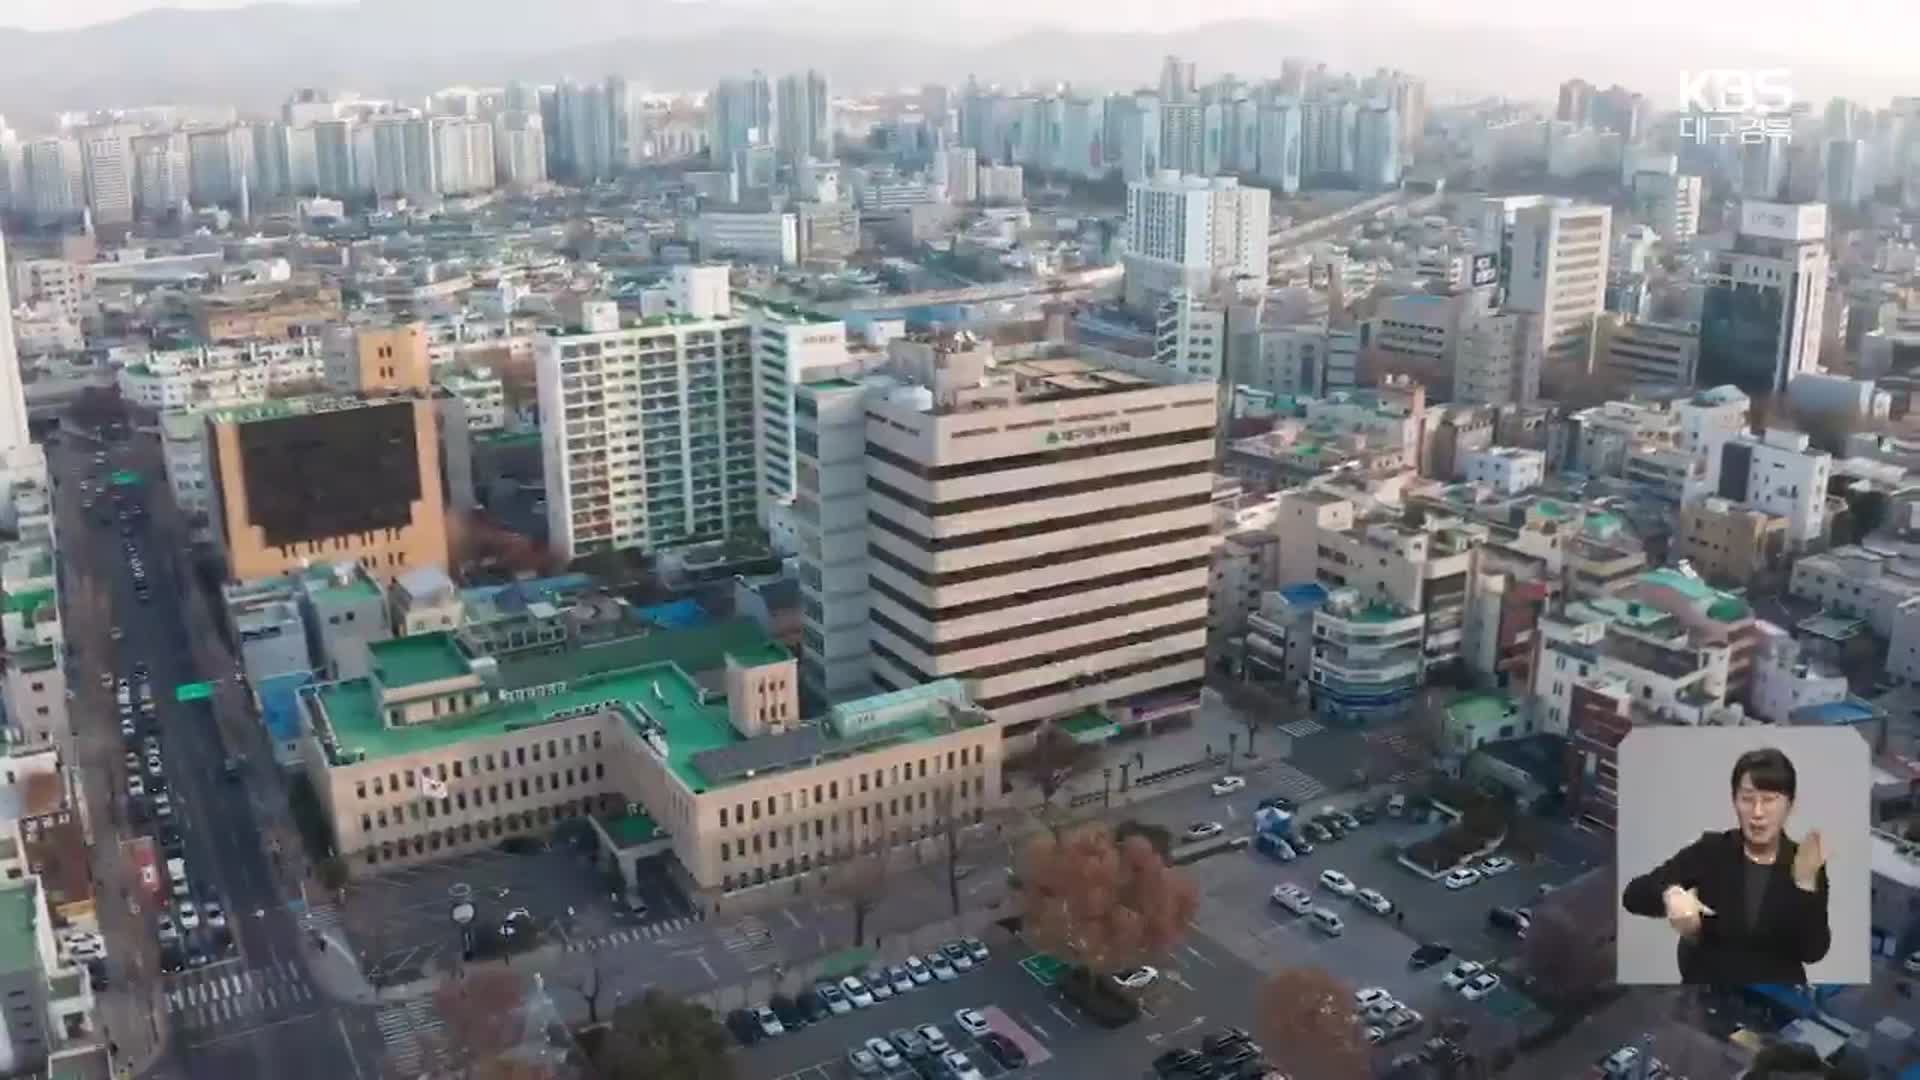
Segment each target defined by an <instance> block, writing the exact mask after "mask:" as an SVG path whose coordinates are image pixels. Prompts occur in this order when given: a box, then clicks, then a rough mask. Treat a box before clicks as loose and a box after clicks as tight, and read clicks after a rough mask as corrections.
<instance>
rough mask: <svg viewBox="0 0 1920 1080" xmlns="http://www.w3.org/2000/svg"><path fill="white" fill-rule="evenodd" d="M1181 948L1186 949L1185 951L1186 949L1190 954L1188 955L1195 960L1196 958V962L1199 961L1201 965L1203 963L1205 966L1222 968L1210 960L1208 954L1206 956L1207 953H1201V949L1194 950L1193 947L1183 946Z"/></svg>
mask: <svg viewBox="0 0 1920 1080" xmlns="http://www.w3.org/2000/svg"><path fill="white" fill-rule="evenodd" d="M1181 948H1184V949H1186V950H1187V953H1188V955H1190V956H1192V957H1193V958H1194V959H1195V960H1198V961H1200V962H1201V963H1203V964H1205V965H1207V966H1208V967H1219V966H1220V965H1218V964H1216V963H1214V962H1213V961H1211V960H1209V959H1207V956H1206V954H1205V953H1203V952H1201V951H1200V950H1199V949H1196V948H1194V947H1193V946H1191V945H1183V946H1181Z"/></svg>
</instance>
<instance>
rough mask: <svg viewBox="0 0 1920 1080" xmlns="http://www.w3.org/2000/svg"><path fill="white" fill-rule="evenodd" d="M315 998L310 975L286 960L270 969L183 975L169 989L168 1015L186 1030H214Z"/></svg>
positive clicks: (214, 970)
mask: <svg viewBox="0 0 1920 1080" xmlns="http://www.w3.org/2000/svg"><path fill="white" fill-rule="evenodd" d="M313 999H314V993H313V988H312V987H311V986H309V985H307V977H306V974H305V973H304V972H302V971H301V970H300V969H299V967H298V966H297V965H295V964H294V963H293V962H291V961H285V960H283V961H280V962H278V963H275V964H271V965H269V966H267V967H259V968H245V969H241V970H234V969H233V968H231V967H218V968H208V969H206V970H204V971H194V972H188V973H186V974H184V975H181V976H179V977H177V978H175V979H174V980H173V981H172V983H171V984H170V985H169V987H168V989H167V1012H168V1013H169V1014H171V1015H173V1016H177V1017H179V1018H180V1023H181V1024H182V1025H184V1026H186V1027H213V1026H216V1025H220V1024H230V1023H232V1022H234V1021H236V1020H241V1019H244V1018H246V1017H248V1016H251V1015H252V1014H254V1013H259V1012H267V1011H271V1010H274V1009H280V1008H286V1007H288V1006H293V1005H300V1004H303V1003H305V1002H309V1001H312V1000H313Z"/></svg>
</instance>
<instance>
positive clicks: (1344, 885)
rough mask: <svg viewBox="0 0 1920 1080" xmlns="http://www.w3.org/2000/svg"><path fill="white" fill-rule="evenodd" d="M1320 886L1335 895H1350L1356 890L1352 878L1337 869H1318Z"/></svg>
mask: <svg viewBox="0 0 1920 1080" xmlns="http://www.w3.org/2000/svg"><path fill="white" fill-rule="evenodd" d="M1320 887H1321V888H1323V889H1325V890H1327V891H1328V892H1330V893H1332V894H1333V895H1335V896H1352V895H1353V894H1354V893H1355V892H1356V891H1358V890H1357V889H1356V888H1355V886H1354V884H1353V879H1352V878H1350V877H1348V876H1347V875H1345V874H1343V873H1341V872H1340V871H1338V870H1322V871H1320Z"/></svg>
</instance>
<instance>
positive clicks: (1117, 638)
mask: <svg viewBox="0 0 1920 1080" xmlns="http://www.w3.org/2000/svg"><path fill="white" fill-rule="evenodd" d="M889 349H890V352H891V353H892V354H893V355H892V368H893V370H892V371H891V372H890V373H889V374H886V375H879V376H874V377H870V378H868V379H867V380H865V381H863V382H848V381H840V380H836V381H832V382H826V383H814V384H809V385H806V386H802V387H801V388H800V390H799V404H798V407H797V409H796V416H797V418H798V424H799V431H798V434H797V436H796V441H797V444H798V446H799V490H798V493H797V496H796V506H797V507H798V508H799V515H798V516H799V521H798V528H799V530H800V540H801V550H802V555H801V567H800V581H801V607H802V611H803V612H804V616H803V617H804V619H805V630H804V635H805V640H806V648H805V649H804V650H803V654H802V657H801V671H800V677H801V681H802V685H804V686H806V687H808V688H809V689H810V690H812V691H813V692H814V693H816V694H819V695H821V696H824V697H827V698H829V699H831V698H835V697H841V696H844V695H847V694H850V693H856V692H857V691H858V689H859V688H861V687H864V686H866V685H868V684H869V683H871V684H874V685H877V686H878V687H880V688H882V689H904V688H907V687H911V686H916V685H919V684H922V683H927V682H932V681H935V680H938V679H943V678H957V679H960V680H961V681H962V682H963V683H965V684H966V685H967V686H968V688H969V690H970V692H971V693H972V694H973V695H974V700H975V701H976V702H977V703H978V704H979V705H980V706H981V707H982V708H984V709H986V710H988V711H989V712H990V713H991V714H992V715H993V717H994V718H995V719H996V720H997V721H998V722H999V723H1000V724H1001V725H1002V726H1003V727H1004V728H1005V731H1006V736H1007V737H1008V738H1022V737H1025V736H1029V735H1031V733H1033V732H1034V731H1035V730H1036V729H1037V728H1038V726H1039V725H1040V724H1041V723H1042V722H1044V721H1045V720H1048V719H1051V718H1063V717H1066V716H1070V715H1073V714H1077V713H1083V712H1087V711H1089V710H1094V709H1101V710H1103V711H1104V713H1105V715H1106V717H1107V719H1108V721H1109V722H1116V723H1119V724H1121V725H1123V726H1130V725H1132V724H1136V723H1139V722H1141V721H1143V720H1151V719H1152V718H1153V717H1155V716H1165V715H1172V714H1175V713H1179V712H1184V711H1188V710H1190V709H1191V708H1192V707H1194V705H1195V703H1197V700H1198V692H1199V686H1200V681H1201V679H1202V678H1203V677H1204V671H1205V659H1204V657H1205V652H1206V624H1207V575H1208V551H1209V548H1210V545H1211V525H1210V521H1211V511H1210V509H1209V505H1208V504H1209V502H1210V499H1211V488H1212V462H1213V447H1214V438H1215V435H1214V424H1215V419H1216V416H1217V401H1216V390H1215V386H1214V384H1212V383H1210V382H1206V381H1200V382H1186V381H1180V382H1176V383H1174V384H1172V385H1166V384H1156V383H1155V382H1154V380H1153V379H1150V378H1145V377H1142V374H1140V373H1135V372H1130V371H1113V370H1110V369H1106V368H1102V367H1100V366H1098V365H1096V364H1092V363H1088V362H1085V361H1082V360H1078V359H1071V358H1068V359H1057V360H1039V361H1023V362H1019V363H1003V364H1000V365H998V366H997V368H995V369H993V374H992V375H991V376H989V374H988V371H989V359H990V351H991V350H990V348H989V347H987V346H985V345H982V344H979V343H977V342H975V341H973V340H971V339H970V338H966V337H961V338H953V337H945V336H943V337H926V336H917V337H913V338H905V339H895V340H894V341H893V342H891V343H890V345H889Z"/></svg>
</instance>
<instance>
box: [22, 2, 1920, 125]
mask: <svg viewBox="0 0 1920 1080" xmlns="http://www.w3.org/2000/svg"><path fill="white" fill-rule="evenodd" d="M1371 2H1374V3H1379V4H1381V5H1382V6H1381V7H1380V8H1379V10H1377V11H1375V10H1373V9H1372V7H1371V6H1370V3H1369V0H1362V2H1361V3H1358V4H1354V5H1350V6H1348V7H1347V8H1345V9H1344V10H1342V11H1340V12H1339V13H1337V14H1329V13H1327V12H1325V11H1324V10H1315V11H1312V12H1304V13H1301V14H1300V15H1298V16H1296V17H1292V18H1288V19H1282V20H1275V21H1261V22H1233V23H1216V24H1213V25H1209V26H1203V27H1198V28H1194V29H1187V30H1180V31H1176V32H1171V33H1166V34H1137V33H1111V34H1109V33H1088V32H1079V31H1070V30H1059V29H1048V28H1045V27H1042V26H1038V25H1027V26H1021V25H1018V24H1010V23H1008V22H1007V21H1006V20H1000V19H994V20H983V19H979V18H969V17H968V15H967V11H966V5H965V4H964V3H961V2H959V0H944V2H938V0H936V2H919V3H913V4H909V5H901V4H900V3H899V0H856V2H855V3H854V4H853V5H852V6H846V5H844V4H843V5H842V6H840V7H836V8H834V9H832V10H831V11H827V10H822V9H819V8H810V7H805V6H792V7H787V6H779V5H774V6H767V7H762V6H757V5H755V6H749V5H745V4H742V3H739V2H737V0H734V2H712V3H697V2H687V3H677V2H673V0H538V2H534V3H529V2H527V0H363V2H362V3H361V4H359V5H354V6H320V7H308V6H299V5H289V4H260V5H256V6H252V7H246V8H240V9H236V10H227V11H180V10H159V11H151V12H148V13H145V14H142V15H136V16H133V17H131V18H127V19H122V20H119V21H117V22H111V23H104V24H101V25H98V26H93V27H88V28H85V29H80V30H68V31H51V32H30V31H23V30H0V113H4V114H5V115H7V117H8V119H9V121H10V122H11V123H13V124H14V125H15V126H17V127H24V128H38V127H40V126H43V125H44V124H46V123H48V122H49V121H50V119H51V113H53V112H54V111H56V110H60V109H82V108H96V107H102V106H111V105H134V104H157V103H172V104H220V103H233V104H235V105H238V106H240V107H241V108H243V109H247V110H256V111H265V110H269V109H272V108H274V107H275V106H277V105H278V104H279V103H280V102H281V101H283V100H285V99H286V97H287V95H288V93H289V92H290V91H292V90H294V89H295V88H298V87H303V86H320V87H330V88H335V89H351V90H357V91H360V92H362V93H365V94H369V95H377V96H398V97H407V98H417V97H419V96H420V95H423V94H425V93H426V92H428V91H431V90H435V89H439V88H442V87H446V86H451V85H458V84H472V85H495V84H499V83H502V82H505V81H508V80H511V79H516V78H518V79H524V80H527V81H530V82H543V81H551V80H554V79H558V78H564V77H574V78H597V77H599V76H602V75H607V74H621V75H625V76H627V77H628V78H629V79H630V80H632V82H633V83H634V85H635V86H637V87H641V88H647V89H658V90H677V89H691V88H698V87H706V86H710V85H711V84H712V83H713V82H714V81H715V80H716V79H718V78H720V77H721V76H723V75H727V74H738V73H744V72H747V71H750V70H752V69H754V68H761V69H764V70H766V71H768V72H770V73H777V72H784V71H788V70H793V69H798V68H804V67H809V66H811V67H817V68H819V69H821V70H823V71H825V72H826V73H827V75H828V78H829V79H830V80H831V81H832V82H833V83H834V85H835V86H836V87H838V88H841V89H846V90H877V89H888V88H895V87H906V86H917V85H920V84H922V83H926V82H947V83H957V82H960V81H963V80H964V79H965V78H966V77H967V76H968V75H975V76H977V77H979V78H980V79H981V81H982V82H999V83H1005V84H1029V83H1032V84H1039V83H1040V82H1041V81H1043V80H1044V81H1045V82H1046V83H1049V84H1050V83H1052V82H1055V81H1070V82H1073V83H1075V84H1077V85H1083V86H1085V87H1087V88H1088V89H1107V88H1123V87H1132V86H1137V85H1147V84H1150V83H1151V82H1153V81H1154V80H1155V79H1156V78H1157V75H1158V72H1159V67H1160V61H1161V58H1162V57H1163V56H1165V55H1166V54H1168V53H1176V54H1179V55H1181V56H1184V57H1187V58H1188V59H1191V60H1194V61H1197V62H1198V63H1199V65H1200V70H1201V73H1202V78H1203V80H1204V79H1205V78H1207V77H1209V76H1211V75H1213V74H1216V73H1219V72H1225V71H1231V72H1234V73H1236V74H1239V75H1241V76H1242V77H1244V78H1249V79H1253V78H1261V77H1266V76H1269V75H1273V74H1277V73H1278V71H1279V68H1280V62H1281V60H1282V58H1284V57H1288V56H1301V57H1307V58H1311V59H1313V60H1315V61H1320V62H1324V63H1326V64H1328V65H1329V66H1331V67H1333V68H1335V69H1340V70H1356V71H1366V70H1372V69H1373V68H1376V67H1398V68H1403V69H1405V70H1408V71H1412V72H1415V73H1417V74H1420V75H1422V76H1424V77H1425V78H1426V79H1427V80H1428V83H1429V86H1430V87H1431V88H1432V91H1433V94H1432V96H1433V97H1435V98H1437V99H1443V98H1446V97H1457V96H1461V95H1480V94H1505V95H1509V96H1519V97H1536V98H1540V97H1549V96H1551V95H1552V93H1553V90H1554V87H1555V86H1556V85H1557V84H1558V83H1559V82H1560V80H1562V79H1565V78H1569V77H1572V76H1576V75H1578V76H1581V77H1584V78H1587V79H1589V80H1590V81H1595V82H1599V83H1602V84H1605V83H1608V82H1620V83H1623V84H1625V85H1628V86H1631V87H1633V88H1635V89H1637V90H1640V91H1641V92H1643V93H1647V94H1649V95H1651V96H1653V97H1654V98H1655V99H1656V100H1665V99H1668V98H1671V97H1673V96H1675V94H1676V93H1677V90H1678V88H1679V80H1680V72H1681V71H1682V70H1683V69H1686V68H1689V67H1697V66H1700V65H1701V63H1702V59H1701V57H1700V55H1699V50H1698V48H1697V46H1696V43H1693V42H1688V41H1683V40H1668V39H1665V38H1662V37H1660V36H1659V35H1658V34H1649V33H1646V32H1643V31H1633V30H1627V29H1619V30H1613V29H1609V28H1605V27H1597V28H1595V29H1593V30H1592V31H1591V32H1586V31H1583V32H1581V33H1579V34H1577V35H1574V34H1564V35H1562V34H1546V35H1543V34H1540V33H1537V32H1521V31H1517V30H1513V29H1510V28H1499V27H1486V28H1475V27H1463V26H1460V25H1457V24H1426V23H1421V22H1418V21H1415V20H1413V19H1410V18H1408V17H1407V16H1406V14H1405V13H1404V11H1403V10H1401V9H1399V8H1397V7H1394V6H1392V4H1391V0H1371ZM1279 6H1280V5H1278V4H1276V7H1279ZM908 12H911V14H910V15H909V14H908ZM1794 60H1795V58H1792V57H1780V56H1767V55H1754V54H1743V53H1742V52H1741V51H1740V50H1739V49H1738V47H1737V46H1730V47H1727V48H1721V49H1717V50H1716V52H1715V54H1714V56H1713V57H1712V63H1713V65H1714V66H1716V67H1727V66H1733V65H1737V64H1744V65H1750V66H1756V67H1760V66H1765V67H1790V68H1793V69H1794V78H1795V84H1796V89H1797V90H1798V91H1799V93H1800V94H1801V95H1802V96H1803V97H1810V98H1813V97H1816V95H1817V99H1818V100H1824V98H1825V97H1826V96H1828V95H1831V94H1835V93H1846V94H1851V95H1854V96H1858V97H1864V98H1866V99H1867V100H1869V101H1875V102H1878V101H1884V99H1885V98H1886V97H1888V96H1890V95H1892V94H1895V93H1903V92H1913V91H1914V90H1915V87H1913V86H1911V85H1907V84H1906V83H1904V82H1903V80H1902V77H1901V73H1900V72H1897V71H1888V72H1884V73H1876V72H1873V71H1866V70H1860V69H1858V68H1854V67H1843V66H1839V65H1833V64H1827V65H1824V66H1814V67H1810V66H1808V65H1807V64H1806V63H1805V62H1804V59H1803V60H1802V62H1801V63H1798V64H1796V63H1794Z"/></svg>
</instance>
